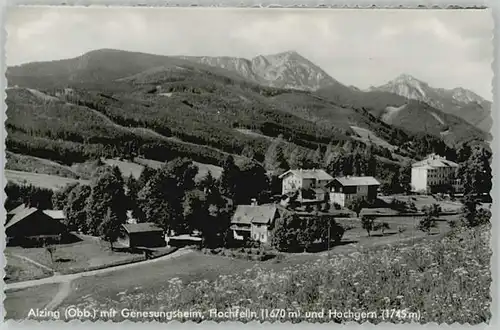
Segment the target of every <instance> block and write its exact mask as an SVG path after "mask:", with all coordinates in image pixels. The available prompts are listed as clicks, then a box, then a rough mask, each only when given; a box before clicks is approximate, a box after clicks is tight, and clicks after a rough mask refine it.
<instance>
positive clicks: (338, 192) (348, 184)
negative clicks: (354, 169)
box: [327, 176, 380, 207]
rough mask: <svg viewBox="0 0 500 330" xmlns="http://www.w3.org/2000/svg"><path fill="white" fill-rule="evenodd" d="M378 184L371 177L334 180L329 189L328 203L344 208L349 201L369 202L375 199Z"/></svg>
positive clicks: (349, 177) (347, 177) (348, 177)
mask: <svg viewBox="0 0 500 330" xmlns="http://www.w3.org/2000/svg"><path fill="white" fill-rule="evenodd" d="M379 186H380V182H378V181H377V179H375V178H374V177H371V176H346V177H338V178H335V179H334V180H333V181H332V182H330V183H329V184H328V185H327V187H328V188H330V203H331V204H334V203H336V204H338V205H340V206H342V207H345V206H346V205H347V204H348V203H349V202H350V201H351V200H353V199H357V198H361V199H364V200H367V201H371V200H374V199H376V198H377V190H378V187H379Z"/></svg>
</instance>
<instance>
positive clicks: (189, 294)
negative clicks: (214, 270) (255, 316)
mask: <svg viewBox="0 0 500 330" xmlns="http://www.w3.org/2000/svg"><path fill="white" fill-rule="evenodd" d="M489 238H490V228H489V227H483V228H479V229H478V228H476V229H461V230H459V231H457V232H455V233H454V234H453V235H448V236H446V237H445V238H443V239H441V240H423V241H421V242H420V243H418V244H416V245H413V246H407V245H395V246H389V247H386V248H382V249H375V250H361V251H359V252H354V253H350V254H347V255H334V256H333V257H331V258H323V259H318V260H316V261H314V262H305V263H302V264H295V265H293V266H291V267H285V268H283V269H278V270H275V269H266V268H265V267H261V266H259V265H260V264H259V265H257V266H255V267H252V268H249V269H247V270H245V271H242V272H239V273H233V272H231V273H230V274H221V275H219V276H217V277H216V278H213V276H212V277H205V278H203V279H197V278H196V277H193V276H188V277H187V278H186V277H184V278H183V277H175V278H171V275H173V274H175V271H174V270H173V269H177V267H179V268H180V270H181V269H182V268H186V267H190V268H191V269H192V268H193V266H192V265H190V266H189V265H186V263H185V261H186V260H178V261H182V264H178V265H177V267H168V268H165V270H166V271H167V272H168V273H169V275H167V276H164V277H163V284H164V287H163V288H155V290H144V289H142V288H138V289H135V290H128V291H126V292H122V293H121V294H114V295H113V294H109V293H110V292H109V290H108V291H107V293H108V295H102V294H99V295H93V296H90V297H88V299H85V300H84V301H82V300H81V299H80V300H78V299H73V300H69V301H67V302H66V303H67V304H73V303H76V304H77V306H78V307H80V308H97V307H98V306H99V304H101V303H105V304H106V306H107V307H108V308H111V307H113V308H117V309H120V308H125V307H126V308H130V309H135V310H145V309H150V310H197V311H202V312H205V316H208V313H207V312H208V310H209V309H212V308H217V309H219V310H225V309H226V308H230V307H232V308H236V306H239V308H243V309H245V308H248V309H250V310H253V311H258V310H260V309H262V308H265V309H269V310H270V309H286V310H295V311H296V310H300V311H302V312H304V311H314V310H321V309H325V310H351V311H352V312H367V311H381V310H387V309H389V310H390V309H396V310H405V311H407V312H411V313H415V314H411V315H412V317H411V318H410V319H408V318H407V319H401V318H399V319H398V318H397V317H394V318H393V319H390V321H392V322H409V321H417V322H418V321H420V322H422V323H427V322H438V323H443V322H446V323H453V322H460V323H465V322H468V323H470V324H478V323H482V322H486V321H488V320H489V319H490V318H491V312H490V303H491V297H490V285H491V272H490V257H491V250H490V247H489ZM218 260H220V259H218ZM207 261H208V260H207ZM205 265H207V266H208V265H212V264H211V263H210V261H208V262H206V263H205ZM199 266H201V267H203V265H199ZM212 267H213V266H212ZM199 270H200V269H199ZM184 274H186V273H185V272H184ZM189 274H191V273H189ZM168 278H170V279H168ZM97 283H99V281H97ZM302 315H304V314H302ZM285 318H286V317H285ZM219 321H220V320H219ZM318 321H332V320H331V319H320V320H318ZM337 321H339V322H340V321H347V320H345V319H344V320H340V319H339V320H337ZM371 321H372V322H375V323H378V322H382V321H383V320H382V319H380V318H377V319H373V320H371Z"/></svg>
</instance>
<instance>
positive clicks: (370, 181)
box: [328, 176, 380, 187]
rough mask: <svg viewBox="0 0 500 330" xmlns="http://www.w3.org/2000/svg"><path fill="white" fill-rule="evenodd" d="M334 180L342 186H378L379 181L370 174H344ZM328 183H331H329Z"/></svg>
mask: <svg viewBox="0 0 500 330" xmlns="http://www.w3.org/2000/svg"><path fill="white" fill-rule="evenodd" d="M335 181H337V182H339V183H340V184H341V185H342V186H344V187H345V186H379V185H380V182H378V181H377V179H375V178H374V177H372V176H344V177H337V178H335ZM328 185H331V183H329V184H328Z"/></svg>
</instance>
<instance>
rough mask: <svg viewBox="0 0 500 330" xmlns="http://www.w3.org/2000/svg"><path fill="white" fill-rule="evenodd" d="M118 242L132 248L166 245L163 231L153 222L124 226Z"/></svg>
mask: <svg viewBox="0 0 500 330" xmlns="http://www.w3.org/2000/svg"><path fill="white" fill-rule="evenodd" d="M118 242H119V243H121V244H122V245H125V246H126V247H130V248H132V247H149V248H152V247H161V246H165V245H166V242H165V236H164V233H163V229H161V228H160V227H158V226H157V225H155V224H154V223H151V222H144V223H126V224H123V225H122V228H121V231H120V237H119V238H118Z"/></svg>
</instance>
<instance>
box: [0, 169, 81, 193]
mask: <svg viewBox="0 0 500 330" xmlns="http://www.w3.org/2000/svg"><path fill="white" fill-rule="evenodd" d="M4 173H5V177H6V178H7V182H14V183H16V184H18V185H25V184H31V185H33V186H35V187H41V188H47V189H52V190H57V189H61V188H63V187H65V186H66V185H68V184H71V183H75V182H80V183H83V184H88V181H87V180H76V179H70V178H64V177H61V176H56V175H48V174H41V173H32V172H20V171H13V170H4Z"/></svg>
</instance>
